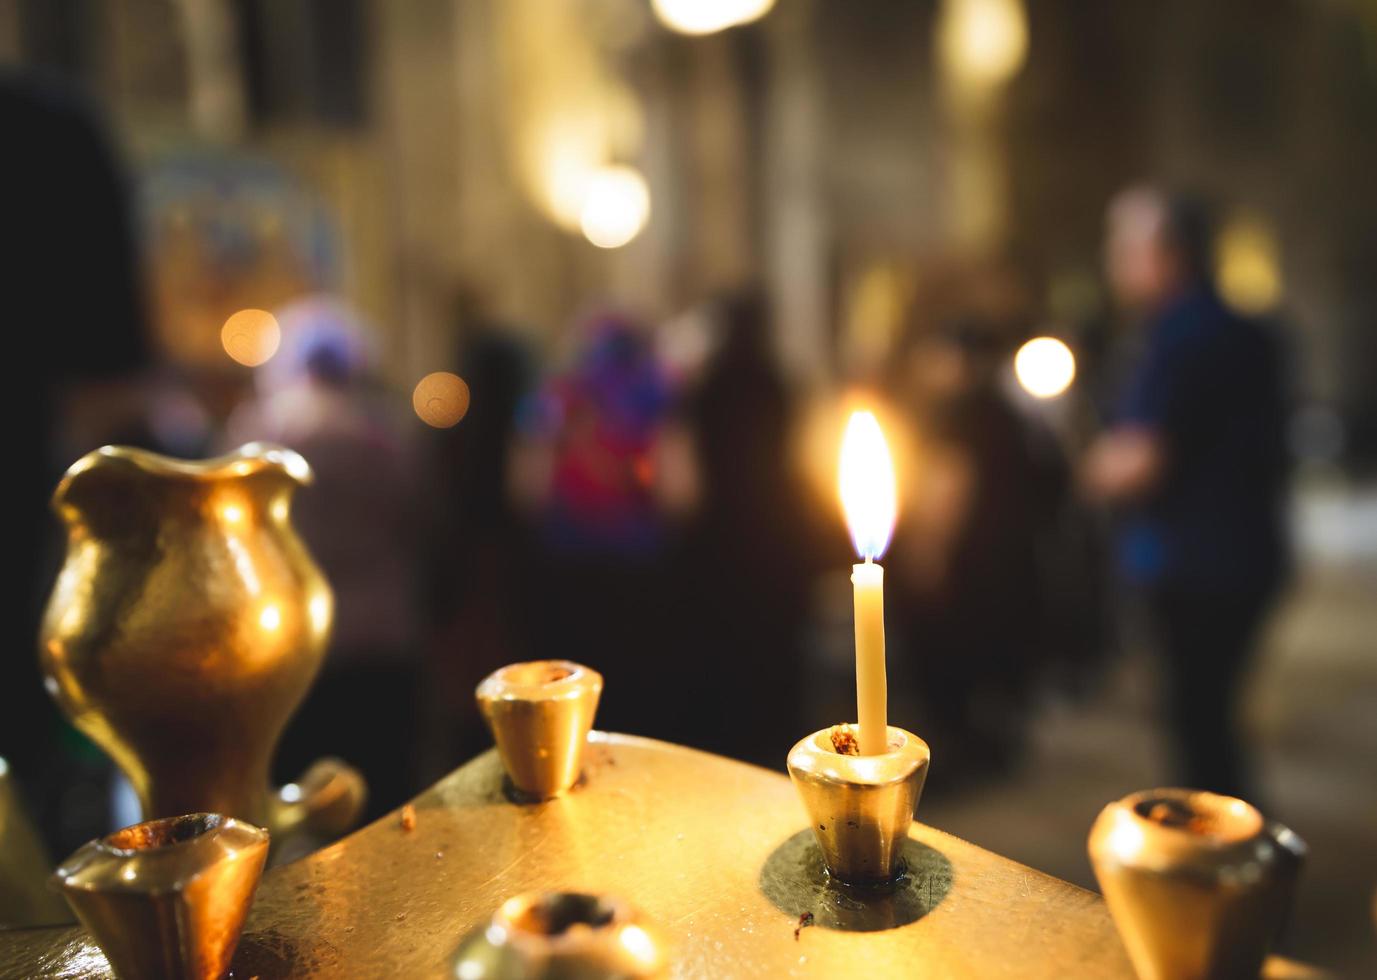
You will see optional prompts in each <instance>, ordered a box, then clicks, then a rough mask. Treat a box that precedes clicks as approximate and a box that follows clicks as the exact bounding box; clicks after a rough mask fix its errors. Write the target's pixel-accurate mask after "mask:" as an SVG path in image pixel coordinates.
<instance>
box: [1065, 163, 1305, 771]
mask: <svg viewBox="0 0 1377 980" xmlns="http://www.w3.org/2000/svg"><path fill="white" fill-rule="evenodd" d="M1107 225H1108V227H1107V238H1106V250H1105V261H1106V271H1107V274H1108V279H1109V282H1110V285H1111V288H1112V289H1113V291H1114V293H1115V296H1116V298H1117V299H1118V301H1119V302H1120V303H1121V304H1122V305H1123V306H1124V307H1125V308H1126V309H1127V310H1128V311H1130V312H1131V313H1132V314H1134V315H1135V316H1136V317H1137V318H1138V319H1139V320H1140V321H1141V326H1140V330H1139V332H1140V335H1141V337H1140V342H1141V343H1140V349H1139V351H1138V353H1137V356H1136V358H1135V359H1134V361H1133V363H1132V366H1131V369H1130V372H1129V374H1128V376H1127V378H1126V380H1125V382H1124V384H1123V386H1122V390H1121V392H1120V397H1119V400H1118V404H1117V406H1116V409H1115V412H1114V415H1113V421H1112V424H1111V425H1110V427H1109V429H1108V431H1107V432H1106V433H1104V434H1103V435H1102V436H1101V437H1100V438H1099V439H1098V441H1097V442H1096V443H1095V444H1094V445H1093V446H1092V447H1091V449H1090V451H1089V452H1088V453H1087V455H1086V458H1085V461H1084V472H1083V477H1084V482H1085V485H1086V486H1087V487H1088V488H1089V490H1090V491H1091V492H1092V493H1093V494H1095V495H1096V496H1098V497H1099V498H1101V499H1103V500H1105V501H1107V502H1109V503H1111V504H1113V505H1114V506H1115V507H1116V508H1117V509H1118V512H1119V518H1120V521H1119V530H1118V542H1117V551H1118V562H1119V566H1120V570H1121V572H1122V573H1123V575H1124V577H1125V578H1126V580H1127V581H1128V583H1129V584H1130V585H1132V586H1134V587H1136V588H1137V589H1140V590H1141V591H1142V592H1143V593H1144V594H1145V598H1146V600H1147V606H1148V609H1149V611H1150V613H1151V617H1152V619H1153V621H1154V624H1153V625H1154V627H1155V632H1156V634H1157V639H1158V645H1159V647H1160V653H1161V656H1162V663H1163V667H1164V672H1165V682H1166V683H1165V687H1166V692H1165V693H1166V709H1167V714H1168V718H1169V720H1170V727H1171V733H1172V737H1173V739H1174V742H1175V751H1176V756H1177V765H1178V769H1179V772H1180V778H1181V779H1182V780H1183V781H1184V782H1185V783H1186V784H1187V785H1190V786H1193V787H1198V788H1200V789H1208V790H1215V791H1218V792H1223V793H1231V794H1235V795H1247V794H1248V793H1250V792H1251V791H1253V790H1254V786H1253V784H1252V774H1251V772H1250V767H1249V762H1248V758H1247V754H1246V752H1245V747H1244V744H1243V741H1242V739H1241V737H1240V734H1239V730H1238V721H1237V716H1238V701H1239V692H1240V687H1241V683H1242V680H1243V677H1244V674H1245V670H1246V668H1247V667H1248V665H1249V663H1250V661H1251V658H1252V653H1253V647H1254V644H1255V641H1256V639H1257V635H1258V632H1259V628H1260V626H1261V624H1262V622H1263V620H1264V617H1265V615H1266V613H1267V611H1268V609H1269V608H1270V607H1271V605H1272V603H1273V601H1274V599H1275V597H1276V595H1277V593H1278V590H1279V588H1280V586H1281V585H1282V583H1283V580H1284V577H1285V572H1286V568H1287V543H1286V534H1285V528H1284V518H1283V508H1284V503H1285V491H1286V456H1285V444H1284V425H1285V404H1284V393H1283V387H1284V385H1283V378H1282V366H1281V356H1280V349H1279V344H1278V342H1277V340H1276V339H1275V337H1274V336H1273V335H1272V333H1271V331H1270V330H1269V329H1268V328H1267V327H1265V326H1264V325H1262V324H1259V323H1255V322H1253V321H1251V320H1248V319H1246V318H1244V317H1241V316H1239V315H1238V314H1236V313H1234V312H1233V311H1231V310H1230V309H1229V308H1228V307H1227V306H1225V305H1224V303H1223V302H1222V301H1221V299H1220V298H1219V296H1218V294H1217V293H1216V292H1215V290H1214V287H1213V285H1212V283H1211V281H1210V275H1209V259H1210V246H1211V228H1210V222H1209V218H1208V213H1207V211H1206V209H1205V208H1204V207H1203V205H1202V204H1201V203H1200V202H1198V201H1195V200H1192V199H1190V198H1187V197H1182V196H1176V195H1171V194H1168V193H1166V192H1164V191H1161V190H1158V189H1155V188H1150V187H1140V188H1134V189H1131V190H1128V191H1126V192H1124V193H1123V194H1121V195H1120V196H1119V197H1117V198H1116V199H1115V200H1114V201H1113V202H1112V204H1111V205H1110V208H1109V211H1108V222H1107Z"/></svg>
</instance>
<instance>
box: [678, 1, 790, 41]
mask: <svg viewBox="0 0 1377 980" xmlns="http://www.w3.org/2000/svg"><path fill="white" fill-rule="evenodd" d="M774 5H775V0H651V6H652V7H654V8H655V16H656V17H658V18H660V22H661V23H662V24H664V25H665V26H666V27H668V28H669V29H670V30H673V31H678V32H679V33H680V34H714V33H716V32H717V31H724V30H726V29H727V28H729V27H737V26H739V25H741V24H749V23H750V22H751V21H753V20H759V19H760V18H761V17H764V16H765V15H766V14H768V13H769V12H770V8H772V7H773V6H774Z"/></svg>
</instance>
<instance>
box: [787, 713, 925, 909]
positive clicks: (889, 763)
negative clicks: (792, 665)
mask: <svg viewBox="0 0 1377 980" xmlns="http://www.w3.org/2000/svg"><path fill="white" fill-rule="evenodd" d="M837 732H838V730H837V729H831V728H824V729H822V730H821V731H817V732H814V733H813V734H812V735H809V736H808V737H807V738H805V739H802V740H801V741H800V742H799V743H798V744H796V745H795V746H794V747H793V749H791V750H790V752H789V777H790V778H791V779H792V780H793V782H794V787H795V788H796V789H797V790H798V793H799V796H800V798H802V800H803V806H804V809H806V810H807V811H808V816H809V818H810V819H811V821H812V828H813V835H814V836H815V837H816V838H817V841H818V846H819V847H821V848H822V857H823V862H824V863H825V864H826V866H827V871H828V874H830V875H831V876H832V877H834V878H837V879H839V880H840V881H842V882H845V883H846V884H849V885H866V886H869V885H882V884H886V883H888V882H892V881H893V880H894V879H895V878H896V877H898V875H899V873H900V871H901V870H902V869H901V868H900V866H899V863H900V862H899V859H900V856H901V854H902V853H903V846H904V841H905V840H907V839H908V830H909V827H910V826H911V825H912V823H913V813H914V811H915V810H916V809H917V807H918V798H919V796H921V795H922V792H923V783H924V781H925V780H926V779H927V773H928V763H929V761H930V759H931V753H930V752H929V750H928V746H927V743H926V742H924V741H923V740H922V739H921V738H919V737H918V736H917V735H914V734H913V733H912V732H908V731H905V730H904V729H902V728H894V727H892V726H891V727H889V728H888V729H887V732H888V739H887V744H888V748H889V750H888V751H887V752H883V753H880V754H878V755H856V754H849V753H846V752H843V751H839V750H838V744H834V735H835V734H836V733H837ZM838 741H840V740H838ZM842 747H843V748H844V747H845V746H844V745H843V746H842Z"/></svg>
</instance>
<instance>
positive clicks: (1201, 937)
mask: <svg viewBox="0 0 1377 980" xmlns="http://www.w3.org/2000/svg"><path fill="white" fill-rule="evenodd" d="M1089 848H1090V858H1091V863H1092V864H1093V865H1094V867H1095V876H1096V878H1098V880H1099V882H1100V888H1101V890H1102V891H1103V892H1104V896H1105V901H1106V903H1107V904H1108V906H1109V910H1110V912H1111V913H1112V914H1113V916H1114V921H1115V923H1116V924H1117V925H1118V927H1119V934H1120V935H1121V936H1122V937H1123V941H1124V946H1125V947H1126V948H1127V949H1128V954H1129V957H1130V958H1131V959H1132V961H1133V965H1134V967H1135V968H1136V970H1137V972H1138V976H1139V977H1140V978H1142V980H1182V978H1225V977H1255V976H1257V974H1258V969H1259V967H1260V965H1261V964H1262V962H1263V958H1264V956H1265V955H1266V952H1267V948H1268V946H1269V945H1270V944H1271V942H1272V940H1273V939H1274V938H1275V936H1276V933H1277V931H1278V929H1279V928H1280V926H1281V923H1282V920H1283V919H1284V918H1285V915H1286V912H1287V910H1288V909H1289V907H1290V904H1291V895H1292V892H1293V890H1294V886H1295V881H1296V876H1297V874H1298V873H1299V871H1300V866H1301V862H1302V860H1303V858H1304V855H1305V845H1304V844H1303V843H1302V842H1301V840H1300V839H1299V838H1298V837H1296V835H1295V834H1293V833H1291V832H1290V831H1289V830H1287V829H1286V828H1284V827H1281V826H1279V825H1275V824H1268V823H1267V822H1266V821H1265V820H1264V819H1263V818H1262V815H1261V814H1259V813H1258V811H1257V810H1256V809H1254V808H1253V807H1252V806H1250V805H1249V804H1247V803H1245V802H1244V801H1243V800H1239V799H1235V798H1233V797H1229V796H1220V795H1217V794H1215V793H1205V792H1200V791H1195V790H1185V789H1156V790H1146V791H1144V792H1141V793H1134V794H1131V795H1129V796H1126V797H1124V798H1123V799H1122V800H1119V801H1117V802H1115V803H1111V804H1110V805H1109V806H1107V807H1105V809H1104V811H1103V812H1102V813H1101V814H1100V816H1099V819H1098V820H1096V821H1095V825H1094V827H1093V829H1092V830H1091V832H1090V844H1089Z"/></svg>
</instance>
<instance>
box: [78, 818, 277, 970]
mask: <svg viewBox="0 0 1377 980" xmlns="http://www.w3.org/2000/svg"><path fill="white" fill-rule="evenodd" d="M267 856H268V833H267V831H265V830H261V829H259V828H258V827H254V826H251V825H249V824H246V823H243V822H242V821H239V820H234V819H232V818H230V817H225V816H221V815H219V814H213V813H195V814H189V815H186V816H180V817H164V818H162V819H159V820H151V821H148V822H146V823H141V824H135V825H134V826H132V827H126V828H125V829H123V830H119V831H116V832H115V833H113V834H110V835H109V836H107V837H102V838H101V839H99V840H95V841H92V842H91V843H89V844H87V845H85V846H84V847H82V848H81V849H80V850H78V851H77V852H76V853H74V854H73V855H72V856H71V857H69V858H68V859H67V860H66V861H64V862H63V863H62V866H61V867H59V868H58V869H57V871H56V872H55V873H54V875H53V880H54V883H55V884H56V885H57V887H59V888H60V889H61V890H62V893H63V894H64V895H65V896H66V898H67V901H68V902H69V903H70V904H71V906H72V911H74V912H75V913H76V914H77V918H78V919H80V920H81V922H82V923H83V924H84V925H85V926H86V928H87V929H89V930H90V931H91V934H92V936H93V937H94V939H95V942H96V944H97V945H98V946H100V948H101V950H102V951H103V952H104V953H105V956H106V959H107V960H108V961H109V963H110V966H111V967H112V968H113V970H114V972H115V974H116V975H117V976H119V977H123V978H128V980H163V978H166V980H215V978H218V977H221V976H223V975H224V974H225V972H226V971H227V970H228V969H229V965H230V959H231V957H232V956H233V955H234V948H235V946H236V945H237V944H238V942H239V933H240V930H241V929H242V928H243V925H244V918H245V916H246V915H247V914H248V911H249V906H250V904H252V902H253V893H254V889H255V888H257V887H258V878H259V875H261V874H262V872H263V864H264V862H265V861H266V860H267Z"/></svg>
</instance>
